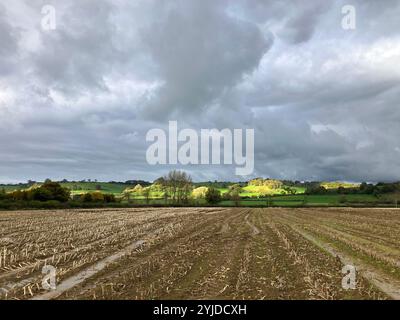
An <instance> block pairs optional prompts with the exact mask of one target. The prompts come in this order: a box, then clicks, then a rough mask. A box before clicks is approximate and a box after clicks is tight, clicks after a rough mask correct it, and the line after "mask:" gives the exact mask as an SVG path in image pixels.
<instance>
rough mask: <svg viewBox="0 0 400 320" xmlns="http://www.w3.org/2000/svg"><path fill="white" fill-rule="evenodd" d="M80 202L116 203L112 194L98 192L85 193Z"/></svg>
mask: <svg viewBox="0 0 400 320" xmlns="http://www.w3.org/2000/svg"><path fill="white" fill-rule="evenodd" d="M81 200H82V201H83V202H105V203H111V202H116V199H115V196H114V195H113V194H108V193H102V192H99V191H96V192H88V193H85V194H83V195H82V196H81Z"/></svg>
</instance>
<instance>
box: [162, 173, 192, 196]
mask: <svg viewBox="0 0 400 320" xmlns="http://www.w3.org/2000/svg"><path fill="white" fill-rule="evenodd" d="M162 181H163V183H164V184H165V185H164V187H165V188H166V189H167V191H166V192H167V193H168V194H169V196H170V197H171V198H172V202H173V203H185V202H187V201H188V199H189V195H190V193H191V191H192V178H191V177H190V176H189V175H188V174H187V173H186V172H184V171H179V170H172V171H170V172H169V173H168V175H166V176H165V177H163V179H162Z"/></svg>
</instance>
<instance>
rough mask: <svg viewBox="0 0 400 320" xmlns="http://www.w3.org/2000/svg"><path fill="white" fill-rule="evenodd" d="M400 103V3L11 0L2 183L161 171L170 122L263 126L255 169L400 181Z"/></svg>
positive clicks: (3, 61)
mask: <svg viewBox="0 0 400 320" xmlns="http://www.w3.org/2000/svg"><path fill="white" fill-rule="evenodd" d="M46 4H50V5H53V6H54V8H55V9H56V29H55V30H50V31H48V30H43V28H42V25H41V22H42V21H41V20H42V18H43V16H44V15H43V14H42V13H41V10H42V7H43V6H44V5H46ZM344 5H353V6H354V7H355V9H356V19H357V20H356V29H355V30H345V29H343V28H342V23H341V22H342V18H343V14H342V7H343V6H344ZM399 107H400V1H399V0H384V1H376V0H344V1H340V0H337V1H336V0H332V1H329V0H314V1H310V0H307V1H306V0H304V1H303V0H302V1H300V0H287V1H282V0H280V1H273V0H235V1H233V0H232V1H225V0H201V1H200V0H196V1H195V0H180V1H174V0H168V1H160V0H139V1H138V0H134V1H132V0H109V1H105V0H75V1H74V0H69V1H67V0H62V1H61V0H60V1H51V0H45V1H40V0H13V1H7V0H0V182H16V181H26V180H27V179H33V180H43V179H45V178H52V179H62V178H67V179H87V178H91V179H98V180H123V181H125V180H128V179H148V180H153V179H155V178H157V177H158V176H160V175H163V174H165V173H166V172H167V171H168V170H170V169H172V168H173V167H171V166H155V167H154V166H150V165H148V164H147V162H146V149H147V147H148V146H149V143H147V142H146V140H145V137H146V132H147V131H148V130H149V129H151V128H164V127H166V126H167V124H168V120H176V121H178V126H179V128H181V129H183V128H194V129H200V128H219V129H223V128H230V129H234V128H254V129H255V170H254V174H253V176H263V177H273V178H281V179H293V180H294V179H296V180H344V181H364V180H366V181H388V180H400V108H399ZM179 168H183V169H185V170H186V171H188V172H190V174H191V175H192V176H193V178H194V179H195V180H214V179H226V180H238V179H239V180H241V178H240V177H236V176H235V171H234V167H232V166H191V167H179Z"/></svg>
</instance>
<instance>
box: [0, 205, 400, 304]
mask: <svg viewBox="0 0 400 320" xmlns="http://www.w3.org/2000/svg"><path fill="white" fill-rule="evenodd" d="M399 243H400V210H396V209H349V208H335V209H333V208H332V209H329V208H327V209H306V208H305V209H280V208H270V209H250V208H162V209H161V208H141V209H96V210H56V211H21V212H0V298H1V299H400V245H399ZM345 264H351V265H354V266H355V267H356V269H357V278H356V280H357V283H356V289H354V290H345V289H343V288H342V278H343V276H344V275H343V274H342V272H341V270H342V267H343V265H345ZM45 265H51V266H54V267H55V268H56V270H57V272H56V275H57V279H56V280H57V281H56V282H57V287H56V289H55V290H49V291H48V290H45V289H43V288H42V279H43V277H44V275H43V274H42V268H43V266H45Z"/></svg>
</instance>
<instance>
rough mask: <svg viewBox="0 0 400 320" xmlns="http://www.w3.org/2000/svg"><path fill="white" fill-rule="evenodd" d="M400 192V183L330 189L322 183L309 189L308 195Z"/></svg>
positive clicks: (364, 184)
mask: <svg viewBox="0 0 400 320" xmlns="http://www.w3.org/2000/svg"><path fill="white" fill-rule="evenodd" d="M396 192H400V183H383V182H380V183H377V184H371V183H366V182H363V183H361V184H360V185H359V186H358V187H343V186H339V187H338V188H332V189H328V188H326V187H324V186H323V185H321V184H320V183H314V184H311V185H309V186H308V187H307V189H306V194H309V195H311V194H318V195H322V194H343V195H345V194H373V195H376V196H379V195H381V194H386V193H396Z"/></svg>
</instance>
